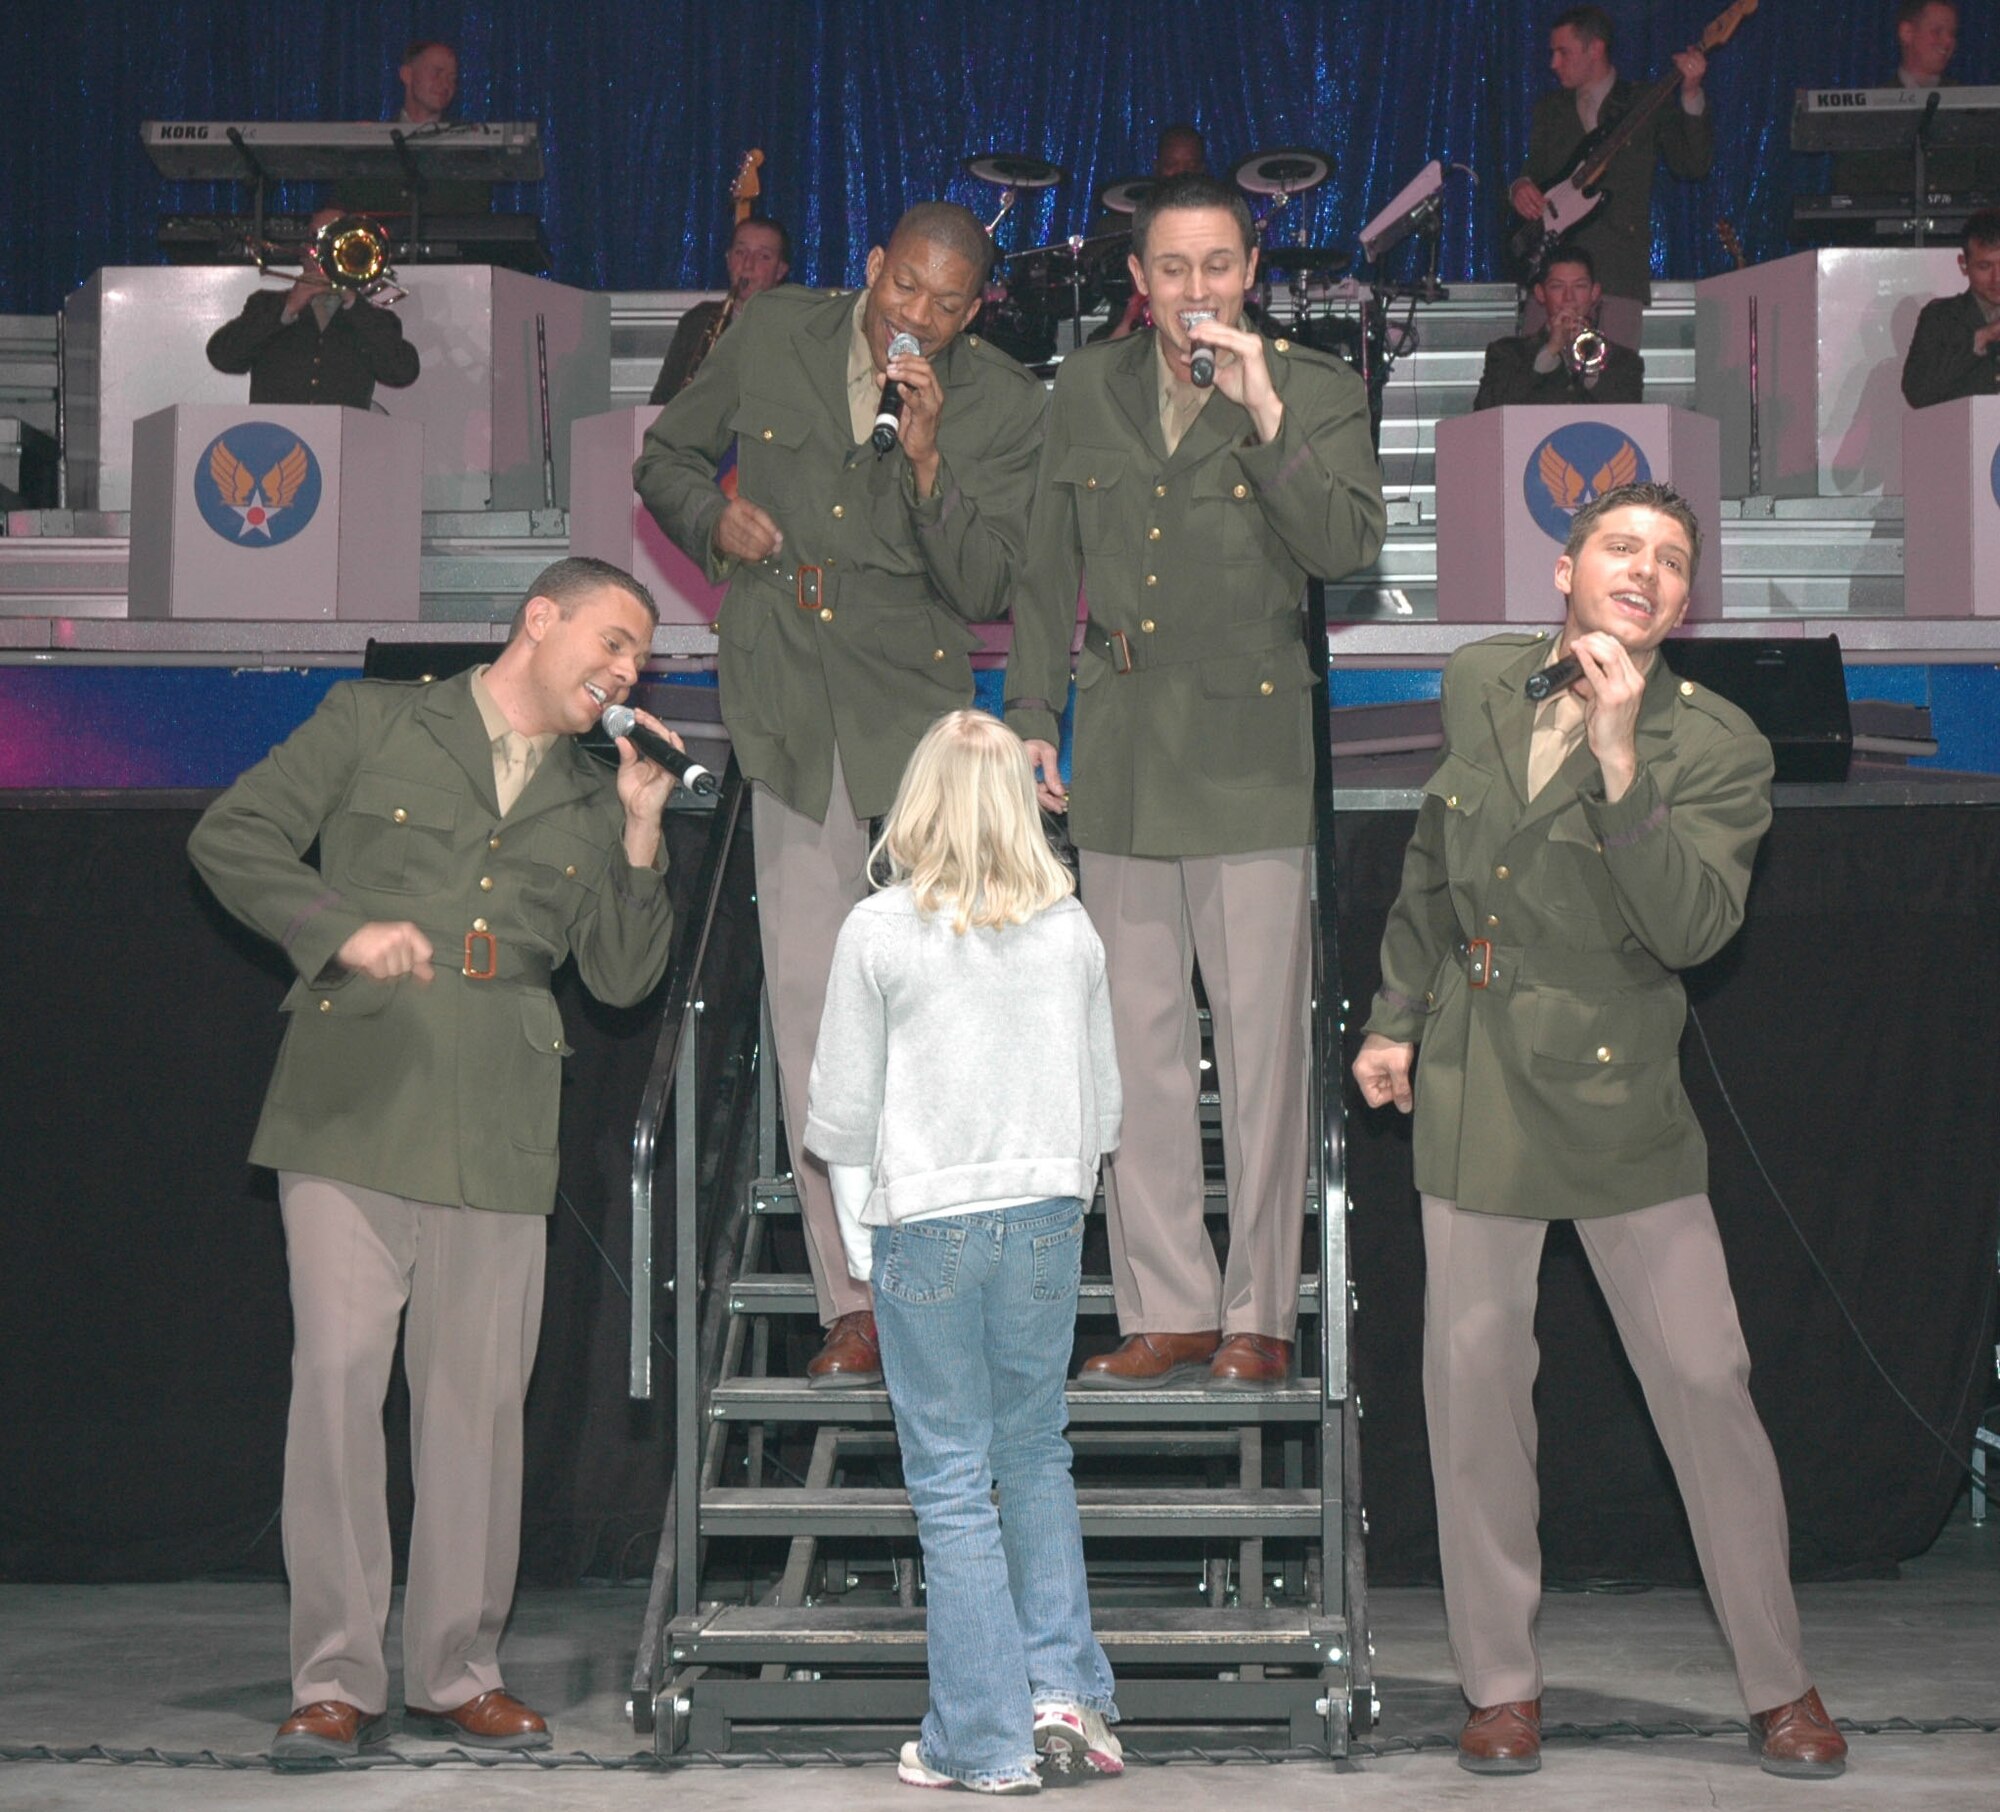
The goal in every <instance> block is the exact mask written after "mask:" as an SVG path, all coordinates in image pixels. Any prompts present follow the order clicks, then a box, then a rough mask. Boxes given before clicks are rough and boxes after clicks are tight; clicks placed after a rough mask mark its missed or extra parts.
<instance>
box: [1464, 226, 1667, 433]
mask: <svg viewBox="0 0 2000 1812" xmlns="http://www.w3.org/2000/svg"><path fill="white" fill-rule="evenodd" d="M1603 299H1604V292H1603V290H1602V289H1601V288H1600V287H1599V286H1598V282H1597V270H1596V267H1595V265H1594V264H1593V263H1592V261H1591V256H1590V253H1589V252H1588V251H1587V250H1586V249H1585V248H1584V247H1582V246H1565V247H1564V248H1563V249H1562V250H1561V251H1559V252H1558V253H1556V255H1555V257H1554V258H1553V259H1551V260H1550V262H1549V266H1548V269H1547V270H1546V271H1544V272H1543V273H1542V279H1541V281H1540V282H1539V283H1537V284H1536V285H1535V300H1536V301H1537V302H1538V303H1539V304H1540V305H1541V309H1542V313H1543V315H1544V316H1545V317H1546V321H1547V325H1546V326H1545V327H1544V328H1543V330H1542V331H1541V332H1539V333H1528V334H1520V335H1517V336H1511V337H1509V338H1507V339H1504V340H1495V341H1494V342H1493V344H1492V345H1490V346H1489V347H1487V349H1486V368H1485V370H1484V371H1482V372H1481V373H1480V377H1479V394H1478V396H1476V397H1475V398H1474V399H1473V403H1472V406H1473V408H1475V409H1497V408H1498V407H1499V406H1500V405H1501V404H1502V403H1636V402H1639V401H1642V400H1643V397H1642V392H1643V390H1644V387H1645V382H1646V363H1645V360H1643V359H1642V358H1641V357H1640V356H1639V355H1638V353H1636V352H1634V351H1633V350H1632V349H1631V348H1630V347H1627V346H1620V345H1618V344H1617V343H1616V342H1615V341H1612V340H1610V339H1607V338H1606V337H1605V335H1604V334H1603V332H1602V331H1601V330H1600V329H1599V327H1598V324H1597V316H1598V305H1599V304H1600V303H1601V302H1602V301H1603Z"/></svg>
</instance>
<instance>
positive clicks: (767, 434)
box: [764, 428, 771, 440]
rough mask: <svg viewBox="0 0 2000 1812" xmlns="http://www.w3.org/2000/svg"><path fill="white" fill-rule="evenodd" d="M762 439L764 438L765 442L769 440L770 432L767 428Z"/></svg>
mask: <svg viewBox="0 0 2000 1812" xmlns="http://www.w3.org/2000/svg"><path fill="white" fill-rule="evenodd" d="M764 438H765V439H766V440H769V439H770V438H771V430H770V429H769V428H766V429H765V430H764Z"/></svg>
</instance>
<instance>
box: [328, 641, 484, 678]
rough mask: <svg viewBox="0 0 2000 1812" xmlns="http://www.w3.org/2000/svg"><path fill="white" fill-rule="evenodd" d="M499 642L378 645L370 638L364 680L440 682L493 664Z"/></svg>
mask: <svg viewBox="0 0 2000 1812" xmlns="http://www.w3.org/2000/svg"><path fill="white" fill-rule="evenodd" d="M499 652H500V644H499V643H498V642H378V641H377V640H376V639H375V638H374V637H373V636H370V637H369V638H368V646H367V647H366V648H365V649H364V650H363V651H362V655H361V677H362V678H363V679H385V680H440V679H450V678H451V676H452V675H453V674H454V673H463V672H464V671H465V670H466V668H468V667H477V666H478V665H479V664H480V662H482V661H490V660H492V658H493V657H494V656H495V655H496V654H498V653H499Z"/></svg>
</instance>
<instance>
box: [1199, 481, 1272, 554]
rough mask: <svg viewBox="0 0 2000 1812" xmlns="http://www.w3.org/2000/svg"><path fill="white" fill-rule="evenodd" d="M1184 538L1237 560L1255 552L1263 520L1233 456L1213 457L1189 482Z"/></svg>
mask: <svg viewBox="0 0 2000 1812" xmlns="http://www.w3.org/2000/svg"><path fill="white" fill-rule="evenodd" d="M1188 499H1189V503H1188V514H1187V523H1186V526H1185V527H1184V528H1183V529H1182V531H1181V539H1182V541H1183V542H1184V543H1185V544H1186V545H1188V546H1189V547H1191V548H1193V549H1194V550H1195V552H1197V553H1201V552H1210V553H1214V552H1219V553H1220V554H1221V556H1222V557H1223V559H1224V560H1226V561H1234V560H1239V559H1242V558H1244V557H1245V556H1247V555H1249V554H1250V553H1252V552H1254V551H1255V549H1256V547H1257V540H1258V531H1259V529H1260V528H1261V526H1262V524H1263V520H1264V516H1263V512H1262V511H1261V510H1260V509H1258V507H1257V499H1256V497H1255V495H1254V494H1253V493H1252V491H1251V489H1250V484H1249V481H1248V480H1247V479H1246V478H1245V477H1244V476H1243V473H1242V470H1241V468H1240V467H1239V466H1238V465H1237V464H1236V461H1235V460H1234V459H1233V458H1225V459H1214V460H1210V461H1209V462H1208V463H1207V464H1206V465H1204V466H1203V467H1202V468H1201V470H1200V471H1198V472H1196V473H1195V474H1194V476H1193V477H1192V478H1191V479H1190V480H1189V481H1188Z"/></svg>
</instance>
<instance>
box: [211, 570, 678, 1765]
mask: <svg viewBox="0 0 2000 1812" xmlns="http://www.w3.org/2000/svg"><path fill="white" fill-rule="evenodd" d="M656 621H657V612H656V611H655V610H654V607H653V602H652V599H651V598H650V597H648V596H647V595H646V592H645V588H644V587H643V586H641V585H639V584H638V583H637V581H635V580H634V579H632V578H631V577H630V576H629V575H628V574H625V573H622V572H620V571H619V570H618V569H617V568H616V567H612V566H607V565H605V564H604V563H603V562H601V561H596V560H563V561H559V562H558V563H557V564H556V565H554V566H552V567H550V568H549V569H548V570H547V571H546V572H544V573H543V574H542V575H541V577H540V578H539V579H537V580H536V582H535V587H534V590H533V592H532V593H531V595H530V596H529V597H528V599H527V601H526V602H525V603H524V604H523V605H522V607H521V609H520V612H519V614H518V615H517V617H516V619H515V628H514V635H513V638H512V640H510V641H509V642H508V644H507V646H506V647H505V649H503V650H502V652H501V653H500V654H499V656H498V657H497V658H496V659H495V660H494V662H493V664H492V665H491V666H490V667H483V668H478V669H475V670H474V671H473V672H471V673H466V674H460V675H458V676H457V677H455V678H452V679H448V680H441V681H439V682H437V683H436V684H434V685H425V686H403V685H389V684H384V683H381V682H368V681H362V682H359V683H355V684H346V685H339V686H335V687H334V688H333V689H332V691H330V692H329V693H328V694H327V697H326V700H325V702H324V703H323V704H322V705H321V706H320V708H319V709H318V710H317V711H316V712H314V714H313V715H312V717H311V718H309V719H308V720H307V721H306V722H305V724H303V725H302V726H301V727H300V728H299V729H298V730H297V731H295V732H294V733H293V735H292V736H291V737H290V738H289V739H288V740H287V741H286V742H284V743H283V744H282V745H281V746H280V747H278V748H276V749H274V750H272V752H271V753H270V755H268V756H267V757H266V758H265V759H264V760H263V761H260V762H259V763H258V764H257V765H256V766H255V767H253V768H252V769H250V771H249V772H248V773H246V774H245V775H244V776H243V777H242V778H241V779H240V780H238V781H237V782H236V784H235V785H234V786H232V787H231V788H230V789H229V790H228V791H227V792H226V793H224V794H223V795H222V797H221V798H219V799H218V800H216V802H215V803H214V804H213V805H212V806H210V807H209V809H208V811H207V812H206V813H204V814H203V816H202V820H201V822H200V824H198V825H197V826H196V827H195V832H194V836H193V838H192V839H191V841H190V843H189V853H190V854H191V855H192V857H193V859H194V863H195V866H196V867H197V868H198V869H199V870H200V871H201V874H202V876H203V878H204V879H205V880H206V881H207V882H208V884H209V886H210V887H211V888H212V889H214V891H215V894H216V897H217V898H218V899H220V900H221V902H222V903H223V904H224V905H225V906H227V907H228V908H229V910H230V911H231V912H233V913H234V914H235V915H236V916H237V917H238V918H240V919H241V920H242V921H243V922H244V923H245V924H247V925H249V926H250V927H251V928H252V929H254V930H256V931H260V932H262V933H263V934H264V935H265V936H266V937H268V938H270V939H271V940H272V941H273V942H274V943H276V944H277V945H278V946H279V947H280V948H281V949H282V950H283V951H284V952H285V954H286V956H287V957H288V958H289V959H290V960H291V963H292V965H293V967H294V968H295V969H296V970H297V972H298V979H297V980H296V981H295V982H294V983H293V985H292V989H291V992H290V993H288V994H287V995H286V996H285V1000H284V1006H283V1011H284V1012H285V1014H286V1015H287V1017H288V1025H287V1029H286V1033H285V1041H284V1045H283V1047H282V1049H281V1050H280V1052H279V1055H278V1065H277V1070H276V1072H275V1074H274V1075H273V1077H272V1080H271V1087H270V1091H269V1093H268V1095H267V1096H266V1098H265V1102H264V1112H263V1117H262V1118H261V1119H260V1121H259V1122H258V1126H257V1136H256V1141H255V1143H254V1144H253V1145H252V1147H251V1152H250V1155H251V1159H252V1161H253V1162H255V1163H258V1164H265V1165H269V1166H270V1167H271V1168H272V1169H273V1170H275V1171H277V1172H278V1183H279V1198H280V1201H281V1203H282V1206H283V1212H284V1221H285V1245H286V1252H287V1257H288V1260H289V1265H290V1270H291V1291H292V1313H293V1323H294V1330H295V1346H294V1352H293V1360H292V1402H291V1413H290V1420H289V1424H288V1428H287V1432H286V1439H285V1487H284V1537H285V1565H286V1571H287V1572H288V1573H289V1575H290V1578H291V1586H292V1639H291V1646H292V1675H293V1687H292V1690H293V1697H292V1705H293V1712H292V1715H291V1716H290V1717H289V1718H287V1719H286V1721H285V1723H284V1725H283V1727H282V1728H281V1729H280V1731H279V1733H278V1739H277V1741H276V1743H275V1744H274V1745H273V1749H272V1753H273V1754H274V1755H276V1756H279V1757H290V1758H305V1757H321V1756H338V1755H351V1754H353V1753H355V1752H356V1751H357V1750H358V1749H359V1748H360V1747H361V1746H362V1745H363V1744H366V1743H370V1742H377V1741H380V1740H381V1739H382V1737H383V1735H384V1734H385V1728H386V1716H387V1705H388V1691H389V1679H388V1669H387V1664H386V1661H385V1660H384V1657H383V1631H384V1628H385V1625H386V1622H387V1618H388V1614H389V1586H390V1550H389V1519H388V1509H387V1505H386V1502H385V1499H384V1496H383V1491H384V1478H385V1458H384V1452H383V1433H382V1399H383V1394H384V1392H385V1391H386V1390H387V1388H388V1382H389V1367H390V1364H391V1361H392V1359H393V1356H394V1353H395V1347H396V1333H397V1327H398V1324H399V1323H403V1324H404V1343H405V1350H404V1362H405V1369H406V1371H407V1373H408V1375H409V1383H410V1407H411V1445H412V1455H411V1461H412V1466H413V1468H414V1471H415V1475H416V1508H415V1513H414V1520H413V1522H412V1526H411V1533H410V1561H409V1584H408V1589H407V1591H406V1593H405V1596H404V1606H403V1653H404V1661H403V1694H404V1702H405V1705H406V1707H407V1708H408V1711H407V1717H408V1721H409V1725H410V1727H411V1728H414V1729H418V1730H422V1731H426V1732H429V1733H432V1734H436V1735H441V1736H445V1737H447V1738H449V1740H451V1741H452V1742H455V1743H464V1744H472V1745H476V1746H482V1747H487V1748H503V1749H521V1748H542V1747H546V1746H547V1744H548V1741H549V1733H548V1727H547V1725H546V1724H545V1723H544V1722H543V1721H542V1719H541V1718H540V1717H539V1716H538V1715H537V1714H536V1713H535V1712H533V1711H531V1710H530V1709H529V1708H528V1707H527V1706H525V1705H523V1704H522V1703H521V1702H520V1701H519V1700H518V1699H515V1698H513V1697H512V1696H511V1695H510V1694H509V1693H507V1692H506V1691H505V1690H504V1689H503V1687H502V1685H501V1678H500V1667H499V1659H498V1650H499V1641H500V1631H501V1628H502V1626H503V1625H504V1624H505V1622H506V1620H507V1611H508V1607H509V1605H510V1604H511V1602H512V1600H513V1594H514V1574H515V1569H516V1565H517V1562H518V1558H519V1552H520V1527H521V1404H522V1399H523V1397H524V1395H525V1393H526V1391H527V1385H528V1375H529V1373H530V1371H531V1370H532V1369H533V1366H534V1358H535V1344H536V1338H537V1335H538V1333H539V1330H540V1323H541V1303H542V1270H543V1263H544V1254H545V1250H546V1245H547V1231H546V1228H547V1223H546V1221H545V1219H544V1217H545V1216H546V1215H547V1214H548V1213H549V1211H550V1209H551V1208H552V1207H553V1206H554V1202H555V1190H556V1172H557V1162H558V1157H557V1148H556V1117H557V1105H558V1100H559V1097H560V1094H561V1089H562V1060H563V1058H564V1057H565V1056H566V1055H567V1054H568V1052H569V1046H568V1045H567V1044H566V1043H565V1042H564V1040H563V1027H562V1018H561V1015H560V1014H559V1012H558V1011H557V1008H556V1003H555V1000H554V998H553V996H552V995H551V994H550V992H549V976H550V973H551V971H552V970H554V969H555V968H557V967H558V966H559V965H560V964H561V963H562V962H563V961H564V959H565V958H566V957H569V956H571V955H574V956H575V958H576V961H577V967H578V970H579V971H580V973H581V974H582V976H583V979H584V981H585V983H586V984H587V985H588V986H589V988H590V990H591V992H592V993H594V994H596V995H597V996H598V997H599V998H600V999H601V1000H605V1001H608V1002H610V1003H611V1004H613V1005H615V1006H629V1005H631V1004H633V1003H634V1002H636V1001H638V1000H640V999H641V998H643V997H644V996H645V995H646V993H647V992H648V991H649V990H650V989H652V988H653V987H654V985H655V984H656V983H657V982H658V981H659V979H660V976H661V975H662V973H663V972H664V971H665V968H666V963H667V949H668V942H669V937H670V933H671V930H672V913H671V910H670V908H669V905H668V902H667V894H666V887H665V883H664V881H663V879H662V873H663V867H664V863H663V858H662V852H661V841H660V811H661V808H662V807H663V806H664V805H665V803H666V798H667V794H668V792H669V791H670V790H671V787H672V785H673V782H672V780H671V778H670V777H669V776H668V775H667V774H666V773H664V772H663V771H662V770H661V769H660V768H658V767H657V766H655V765H654V764H653V763H651V762H648V761H644V760H642V759H640V757H639V756H638V755H637V754H636V753H635V752H634V751H633V749H632V748H631V747H630V745H629V744H625V743H621V744H620V745H619V758H620V766H619V768H618V773H617V778H616V780H615V782H614V781H613V779H612V777H611V776H610V774H608V773H607V772H606V771H605V770H604V769H603V768H602V767H601V766H599V765H598V764H597V763H595V762H593V761H591V760H590V759H589V758H588V757H586V756H585V755H583V754H582V753H581V752H580V751H579V750H578V748H577V746H576V744H575V743H574V742H573V741H572V740H571V737H572V735H573V734H574V733H576V732H578V731H582V730H587V729H588V728H590V726H591V725H592V724H593V723H594V722H595V721H596V720H597V715H598V712H599V710H600V709H601V708H602V706H603V705H604V704H605V703H606V702H617V701H619V700H622V699H623V698H624V696H625V694H626V693H627V692H628V691H629V690H630V688H631V687H632V685H633V684H634V682H635V681H636V680H637V678H638V673H639V667H640V664H641V663H642V662H643V661H644V660H645V658H646V653H647V650H648V648H649V647H650V646H651V641H652V631H653V625H654V623H655V622H656ZM642 716H643V713H642ZM647 721H648V722H652V720H650V719H648V720H647ZM653 727H654V728H655V729H659V728H660V726H659V725H658V724H657V723H653ZM315 842H317V844H318V846H319V860H318V865H317V866H316V867H315V866H311V865H309V864H308V863H307V862H306V861H305V860H304V859H303V858H304V856H305V853H306V851H307V850H308V849H310V848H311V847H312V846H313V845H314V843H315ZM406 1310H407V1321H405V1311H406Z"/></svg>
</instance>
